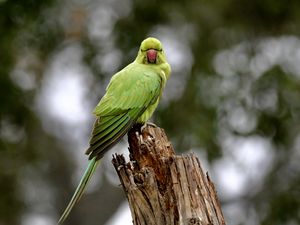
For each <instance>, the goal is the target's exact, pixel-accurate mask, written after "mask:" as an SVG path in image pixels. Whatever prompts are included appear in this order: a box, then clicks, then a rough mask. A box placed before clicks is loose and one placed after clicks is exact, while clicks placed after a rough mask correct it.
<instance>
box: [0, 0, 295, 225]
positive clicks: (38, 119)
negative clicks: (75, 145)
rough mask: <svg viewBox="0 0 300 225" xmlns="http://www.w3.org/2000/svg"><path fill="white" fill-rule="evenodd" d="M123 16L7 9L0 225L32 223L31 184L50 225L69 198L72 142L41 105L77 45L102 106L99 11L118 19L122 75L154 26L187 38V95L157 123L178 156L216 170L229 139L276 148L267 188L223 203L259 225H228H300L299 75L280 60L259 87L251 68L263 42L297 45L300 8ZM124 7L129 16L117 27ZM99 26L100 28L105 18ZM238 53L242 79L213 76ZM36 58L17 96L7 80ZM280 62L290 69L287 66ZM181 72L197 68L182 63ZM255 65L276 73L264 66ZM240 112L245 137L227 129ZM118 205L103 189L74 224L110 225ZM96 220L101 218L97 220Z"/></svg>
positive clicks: (50, 0) (215, 4) (208, 8)
mask: <svg viewBox="0 0 300 225" xmlns="http://www.w3.org/2000/svg"><path fill="white" fill-rule="evenodd" d="M123 4H125V5H122V4H121V5H120V6H118V2H117V1H112V2H109V1H107V2H106V1H103V2H98V3H97V2H92V1H85V2H84V3H81V4H79V3H78V2H76V1H72V0H67V1H63V2H60V1H55V0H45V1H32V0H22V1H9V0H7V1H0V34H1V35H0V49H1V53H0V54H1V56H0V65H1V66H0V153H1V157H0V189H1V193H2V194H1V195H0V224H10V225H14V224H16V225H17V224H21V221H22V220H23V219H24V215H25V214H26V213H28V212H31V211H34V210H35V208H38V206H35V205H34V204H33V203H32V202H28V201H26V199H25V198H24V192H25V190H23V189H22V188H23V187H24V184H23V183H22V182H24V180H26V181H27V182H29V183H31V185H32V186H39V185H40V184H41V183H42V184H43V185H44V186H47V188H48V189H49V193H51V194H50V197H48V198H47V196H43V194H45V193H40V194H41V196H39V197H41V198H42V199H44V197H45V201H47V199H48V200H49V199H50V204H51V207H49V208H50V209H51V211H50V212H48V215H46V216H47V217H50V218H52V219H53V221H54V220H55V219H56V218H57V217H58V215H59V214H60V212H61V210H62V209H63V207H64V206H65V204H66V198H67V197H66V196H69V194H70V193H72V191H73V189H74V187H73V184H72V182H71V175H72V174H73V171H74V169H75V165H74V162H73V160H74V159H73V158H72V157H70V156H69V155H68V154H70V151H66V148H67V147H66V146H67V145H69V141H68V140H67V137H60V138H58V137H57V136H55V135H53V134H51V133H50V132H49V131H47V129H45V127H44V125H43V122H44V120H45V118H44V117H45V116H46V115H40V114H39V112H38V110H36V98H37V96H38V95H39V94H40V92H39V91H40V88H41V83H42V82H43V80H44V79H45V76H46V75H45V74H46V73H45V71H46V70H47V66H49V63H50V62H51V60H52V59H53V57H55V53H56V52H57V51H59V50H60V49H62V48H63V46H64V45H66V43H70V42H76V43H79V44H80V45H81V46H82V47H83V63H84V64H85V65H86V66H88V68H90V70H91V71H92V74H93V75H94V79H95V80H96V81H97V82H96V83H94V84H92V86H91V87H90V89H91V94H90V95H91V96H87V99H90V100H89V101H92V102H93V104H94V105H95V104H96V101H97V100H98V99H99V97H100V92H97V85H98V84H99V82H103V80H104V79H106V78H107V77H110V76H111V75H112V74H108V73H105V72H103V71H102V70H101V66H100V67H99V65H98V64H97V63H96V61H97V60H96V58H97V56H98V54H100V55H101V53H102V51H103V49H104V48H105V46H106V45H107V44H106V43H105V42H104V43H97V42H96V41H99V40H97V39H93V38H92V37H91V35H90V32H89V29H88V28H87V26H88V23H90V22H95V21H92V19H90V20H89V19H88V18H89V12H90V10H91V9H92V8H93V7H96V6H98V7H100V8H101V7H102V5H103V7H104V9H108V8H109V7H111V8H113V9H116V11H115V12H113V11H108V12H110V13H111V14H113V16H112V18H113V19H114V21H115V23H112V24H111V25H112V26H113V27H112V42H113V44H114V46H115V47H116V48H117V49H119V50H120V51H121V52H122V59H121V60H122V61H121V63H120V66H119V67H120V68H121V67H122V66H124V65H126V64H127V63H129V62H130V61H131V60H132V59H133V58H134V57H135V51H136V49H137V45H138V44H139V43H140V41H141V40H143V39H144V38H145V37H146V36H148V35H149V33H153V32H154V30H155V28H157V27H159V26H160V27H162V26H163V27H164V28H166V29H168V28H170V34H169V35H170V38H174V37H181V38H182V39H181V40H179V41H181V42H182V43H184V44H185V45H187V47H188V48H189V49H190V50H191V53H192V58H188V60H192V64H191V68H190V71H187V72H186V74H185V75H184V76H185V77H184V79H185V82H184V83H182V85H184V87H183V93H182V94H178V96H177V97H176V98H174V99H173V98H172V99H171V100H169V101H168V103H167V104H166V105H165V106H164V107H161V108H159V109H158V110H157V113H156V114H155V122H156V123H157V124H159V126H161V127H163V128H164V129H165V130H166V131H167V134H168V136H169V138H170V139H171V140H172V142H173V144H174V145H175V149H176V150H177V151H184V150H189V149H201V150H202V151H206V156H207V159H208V161H209V162H210V163H211V164H212V165H213V163H214V162H215V161H217V160H220V159H222V157H224V155H225V154H226V153H225V152H224V146H223V140H222V138H223V133H225V134H230V135H231V136H233V137H245V138H247V137H250V136H251V135H257V136H260V137H262V138H264V139H265V140H268V141H270V143H271V146H272V156H270V158H271V165H270V168H268V171H267V172H266V175H265V176H264V179H263V181H262V182H260V183H259V185H258V186H257V187H256V188H255V190H254V191H253V190H249V191H248V192H247V193H245V194H244V195H243V196H237V197H236V198H234V199H221V201H222V203H223V206H224V207H225V206H226V205H228V204H231V203H232V202H237V203H240V204H241V205H243V206H246V207H243V210H244V211H245V214H246V215H250V214H251V212H252V211H253V210H254V211H255V215H256V216H255V218H256V222H253V221H252V223H250V222H249V221H247V222H246V221H244V222H243V221H238V222H236V223H230V222H228V224H256V223H257V224H300V210H299V208H300V200H299V199H300V164H299V160H300V153H299V152H300V123H299V122H300V71H299V70H298V71H297V70H293V69H289V66H291V65H290V64H286V65H285V64H284V65H283V64H280V62H282V61H280V60H279V61H276V63H274V65H271V66H270V68H267V70H265V71H264V70H261V71H259V72H257V73H258V75H256V76H255V75H254V74H255V73H253V72H251V71H250V69H249V68H250V66H249V65H250V61H251V60H253V59H254V58H255V56H257V55H259V54H260V53H261V52H260V51H262V49H260V48H259V47H258V46H259V43H261V41H263V40H267V42H268V41H272V40H273V39H277V40H278V39H280V38H284V37H294V38H296V39H297V40H298V42H299V39H298V38H299V27H300V2H299V1H298V0H289V1H283V0H278V1H271V0H263V1H260V0H255V1H246V0H242V1H236V0H228V1H220V0H219V1H203V0H200V1H163V2H161V1H124V3H123ZM125 6H126V7H127V8H129V13H127V14H124V15H123V16H119V15H118V13H121V12H122V10H123V8H122V7H125ZM66 15H67V16H66ZM94 19H95V18H94ZM102 19H103V18H102ZM98 20H99V21H100V22H101V18H99V19H98ZM82 21H84V22H83V23H82ZM81 23H82V24H83V25H82V24H81ZM184 25H190V26H191V27H192V31H191V33H192V34H189V33H182V34H178V33H180V32H181V30H180V29H179V28H180V27H183V26H184ZM176 28H178V30H176ZM176 31H177V32H178V33H176ZM100 33H101V30H100ZM101 35H103V36H105V35H104V34H101ZM101 35H100V36H101ZM190 36H192V37H191V38H189V37H190ZM100 39H101V38H100ZM103 40H105V38H103ZM288 40H290V39H288ZM241 43H242V45H243V46H245V45H246V46H248V47H249V48H248V47H246V48H245V51H244V52H243V54H244V55H246V57H248V58H247V60H246V61H247V62H246V63H245V65H244V66H240V67H241V68H239V65H240V64H239V63H238V62H239V61H238V59H239V57H237V58H233V59H235V61H234V60H233V61H230V62H229V63H231V64H232V65H231V66H232V67H233V69H232V70H233V72H232V73H233V74H232V75H224V74H225V72H224V74H223V71H225V69H224V68H221V70H219V71H216V68H215V65H214V60H215V57H216V55H218V54H220V53H222V52H224V51H226V50H228V49H232V48H233V46H238V45H241ZM278 43H279V42H278ZM288 43H289V42H288ZM292 46H294V45H292ZM299 46H300V45H299V44H298V45H295V49H294V51H298V59H300V56H299V55H300V54H299V52H300V50H299ZM274 48H276V46H274ZM174 51H175V52H176V51H179V49H174ZM273 53H274V52H273ZM167 54H168V53H167ZM224 54H225V53H224ZM32 55H33V56H34V60H33V62H32V61H30V60H29V61H30V62H29V63H28V65H27V66H26V67H25V68H23V70H24V71H27V72H28V71H29V72H30V73H32V74H34V77H35V81H36V85H34V87H33V88H29V89H26V88H22V85H18V83H17V82H16V81H15V80H14V79H13V78H12V73H13V72H14V70H15V69H16V67H17V65H18V63H19V62H20V61H22V60H26V59H30V57H32ZM293 56H295V57H296V56H297V54H296V53H295V54H294V55H293ZM282 59H283V61H284V60H285V59H284V55H283V56H282ZM225 60H226V59H225ZM290 60H292V59H290ZM186 63H190V62H185V61H184V60H183V62H178V64H186ZM220 63H221V64H222V63H224V59H223V61H221V62H220ZM235 63H237V65H235ZM258 63H262V64H264V63H265V64H267V63H269V62H261V61H260V60H258ZM296 65H297V64H296ZM223 69H224V70H223ZM175 73H176V71H175ZM178 73H179V72H178ZM171 79H172V78H171ZM173 79H175V78H173ZM225 84H226V85H229V88H227V91H223V89H222V87H223V86H222V85H225ZM92 92H93V93H92ZM94 95H97V99H96V98H94ZM270 101H271V103H268V102H270ZM268 104H269V105H268ZM237 107H240V108H241V109H242V110H244V111H245V112H247V113H249V114H251V115H252V117H253V118H255V119H254V121H255V123H254V124H255V125H254V126H253V128H249V127H250V125H247V119H249V118H248V117H246V118H247V119H246V122H245V124H246V126H247V127H246V128H243V129H241V128H240V127H239V126H237V127H236V126H235V125H232V124H231V123H233V124H235V122H236V121H235V118H233V119H231V120H233V122H232V121H231V122H230V119H228V118H229V117H230V116H232V115H230V114H231V113H232V112H234V109H236V108H237ZM247 113H246V114H247ZM238 119H239V118H238V117H237V118H236V120H238ZM249 120H250V119H249ZM83 157H84V155H83ZM37 181H39V182H37ZM35 182H37V183H35ZM217 189H222V187H219V186H218V187H217ZM27 191H28V190H27ZM121 200H122V191H121V190H120V189H119V188H117V187H114V186H112V184H110V183H109V182H108V181H107V180H106V179H104V181H103V183H102V185H101V188H100V187H99V189H97V191H95V192H93V193H92V194H89V195H87V196H86V198H85V200H84V199H83V200H82V202H81V207H77V208H76V209H75V212H74V214H72V217H71V218H70V220H69V224H73V225H75V224H104V222H105V221H107V220H108V218H109V217H110V216H111V214H112V213H113V212H114V210H115V209H116V207H117V206H118V205H119V204H120V201H121ZM103 203H104V204H103ZM45 204H46V203H45ZM96 206H97V207H96ZM36 211H38V210H36ZM76 211H77V212H76ZM100 211H101V212H102V215H101V217H102V218H99V216H98V215H99V212H100ZM42 214H45V212H42ZM79 215H81V216H79ZM97 216H98V217H97ZM93 218H94V219H93ZM228 219H229V221H236V220H235V219H234V218H228Z"/></svg>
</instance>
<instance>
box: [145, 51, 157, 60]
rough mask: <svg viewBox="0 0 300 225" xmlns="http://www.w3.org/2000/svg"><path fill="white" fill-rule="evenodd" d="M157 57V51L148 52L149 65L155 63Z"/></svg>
mask: <svg viewBox="0 0 300 225" xmlns="http://www.w3.org/2000/svg"><path fill="white" fill-rule="evenodd" d="M156 57H157V51H156V50H155V49H149V50H148V51H147V60H148V62H149V63H155V62H156Z"/></svg>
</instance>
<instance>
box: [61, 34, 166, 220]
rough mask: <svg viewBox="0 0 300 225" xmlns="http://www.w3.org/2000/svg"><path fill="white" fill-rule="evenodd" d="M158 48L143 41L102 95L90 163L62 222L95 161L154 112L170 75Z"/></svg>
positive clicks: (156, 43) (156, 42)
mask: <svg viewBox="0 0 300 225" xmlns="http://www.w3.org/2000/svg"><path fill="white" fill-rule="evenodd" d="M149 49H155V50H156V51H157V58H156V61H155V62H154V63H153V62H152V63H151V62H149V61H148V59H147V51H148V50H149ZM170 71H171V69H170V65H169V64H168V63H167V61H166V57H165V54H164V51H163V49H162V45H161V43H160V41H159V40H157V39H155V38H147V39H145V40H144V41H143V42H142V43H141V46H140V49H139V51H138V55H137V57H136V59H135V60H134V62H132V63H131V64H129V65H128V66H126V67H125V68H124V69H122V70H121V71H119V72H118V73H116V74H115V75H114V76H113V77H112V78H111V80H110V83H109V85H108V86H107V88H106V93H105V95H104V96H103V97H102V99H101V100H100V102H99V103H98V105H97V106H96V107H95V109H94V114H95V115H96V117H97V118H96V121H95V123H94V127H93V131H92V135H91V136H92V137H91V139H90V147H89V148H88V149H87V151H86V154H87V155H89V159H90V163H89V166H88V168H87V169H86V171H85V173H84V175H83V178H82V179H81V181H80V183H79V185H78V187H77V189H76V191H75V193H74V195H73V197H72V199H71V201H70V203H69V204H68V206H67V208H66V210H65V211H64V213H63V215H62V216H61V218H60V220H59V224H61V223H63V221H64V220H65V219H66V217H67V216H68V214H69V213H70V211H71V209H72V208H73V207H74V205H75V204H76V202H78V200H79V199H80V197H81V196H82V194H83V191H84V189H85V187H86V185H87V183H88V181H89V180H90V178H91V176H92V175H93V173H94V171H95V168H96V166H97V164H98V160H99V159H101V158H102V157H103V155H104V153H105V152H106V151H107V150H109V149H110V148H111V147H112V146H114V145H115V144H116V143H117V142H118V141H120V139H121V138H122V137H123V136H124V135H125V134H126V133H127V132H128V131H129V129H130V128H131V127H132V126H133V125H134V124H135V123H145V122H146V121H147V120H148V119H149V118H150V117H151V115H152V114H153V112H154V110H155V109H156V107H157V105H158V102H159V99H160V97H161V94H162V91H163V89H164V86H165V84H166V80H167V79H168V78H169V75H170Z"/></svg>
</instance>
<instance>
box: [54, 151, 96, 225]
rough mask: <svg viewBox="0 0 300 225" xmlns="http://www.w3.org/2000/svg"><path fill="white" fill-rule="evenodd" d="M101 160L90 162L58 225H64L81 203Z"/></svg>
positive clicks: (94, 159) (93, 159)
mask: <svg viewBox="0 0 300 225" xmlns="http://www.w3.org/2000/svg"><path fill="white" fill-rule="evenodd" d="M99 162H100V160H96V157H94V158H92V159H91V160H90V163H89V165H88V167H87V168H86V170H85V172H84V174H83V176H82V178H81V180H80V183H79V185H78V186H77V188H76V191H75V193H74V194H73V196H72V198H71V201H70V202H69V204H68V206H67V208H66V209H65V211H64V213H63V214H62V215H61V217H60V219H59V221H58V224H63V222H64V221H65V219H66V218H67V217H68V215H69V213H70V212H71V210H72V208H73V207H74V205H75V204H76V203H77V202H78V201H79V199H80V198H81V196H82V194H83V192H84V190H85V188H86V186H87V184H88V182H89V181H90V179H91V177H92V175H93V174H94V172H95V169H96V168H97V165H98V164H99Z"/></svg>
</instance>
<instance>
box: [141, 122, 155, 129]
mask: <svg viewBox="0 0 300 225" xmlns="http://www.w3.org/2000/svg"><path fill="white" fill-rule="evenodd" d="M144 126H150V127H154V128H157V125H156V124H155V123H152V122H146V123H145V124H144Z"/></svg>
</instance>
